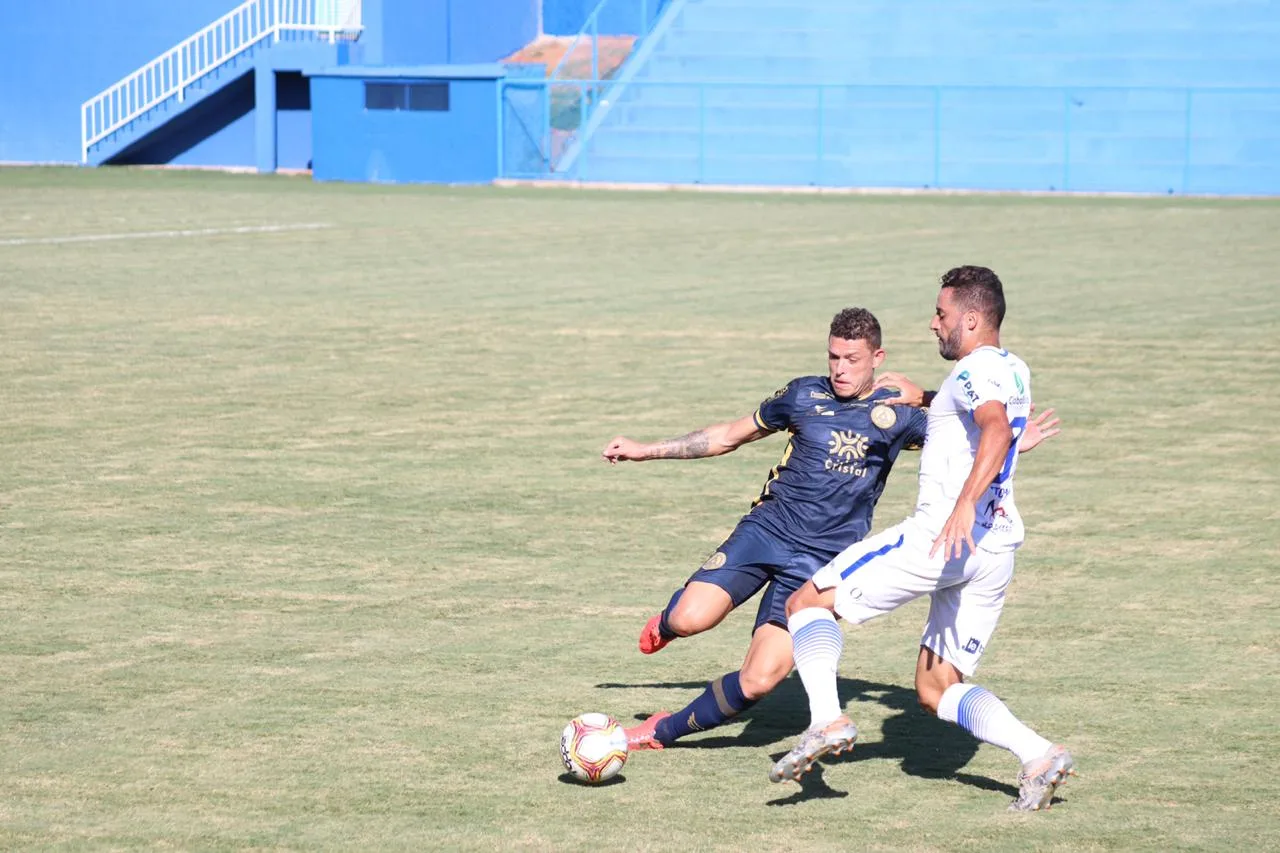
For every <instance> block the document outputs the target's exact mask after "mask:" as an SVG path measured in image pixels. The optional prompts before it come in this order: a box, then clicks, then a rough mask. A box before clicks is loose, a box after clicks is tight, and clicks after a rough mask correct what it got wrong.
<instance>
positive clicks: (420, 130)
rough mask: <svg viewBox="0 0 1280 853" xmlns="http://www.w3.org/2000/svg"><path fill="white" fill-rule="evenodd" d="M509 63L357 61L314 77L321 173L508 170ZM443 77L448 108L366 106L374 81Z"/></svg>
mask: <svg viewBox="0 0 1280 853" xmlns="http://www.w3.org/2000/svg"><path fill="white" fill-rule="evenodd" d="M505 74H506V69H505V67H504V66H502V65H498V64H488V65H470V66H467V65H437V66H431V65H425V66H415V67H411V68H388V67H353V66H348V67H346V68H337V69H331V70H328V71H323V72H319V73H317V74H315V75H313V76H312V78H311V103H312V111H313V115H314V119H313V122H312V127H313V137H312V138H313V150H314V166H313V174H314V176H315V178H316V180H318V181H379V182H386V183H413V182H437V183H487V182H490V181H492V180H493V179H494V178H496V177H498V175H499V174H501V163H500V157H501V153H500V151H499V147H498V140H499V138H500V137H499V133H498V122H499V119H498V108H499V100H498V86H499V81H501V80H502V78H503V77H504V75H505ZM414 83H428V84H432V83H444V84H446V85H447V86H448V90H449V95H448V108H447V109H445V110H431V111H414V110H407V109H367V108H366V101H365V98H366V88H365V87H366V86H367V85H368V84H375V85H378V84H392V85H396V84H414Z"/></svg>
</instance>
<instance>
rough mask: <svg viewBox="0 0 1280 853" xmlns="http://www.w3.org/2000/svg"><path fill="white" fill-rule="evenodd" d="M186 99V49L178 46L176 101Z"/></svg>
mask: <svg viewBox="0 0 1280 853" xmlns="http://www.w3.org/2000/svg"><path fill="white" fill-rule="evenodd" d="M186 99H187V49H186V48H185V47H179V48H178V103H182V102H183V101H185V100H186Z"/></svg>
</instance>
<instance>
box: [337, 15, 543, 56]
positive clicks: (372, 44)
mask: <svg viewBox="0 0 1280 853" xmlns="http://www.w3.org/2000/svg"><path fill="white" fill-rule="evenodd" d="M541 3H542V0H364V24H365V30H364V32H363V33H362V34H361V36H360V40H359V41H358V42H357V44H356V49H355V50H354V51H353V53H352V57H351V61H352V63H353V64H357V65H393V66H405V65H447V64H451V63H454V64H463V65H465V64H474V63H481V62H494V61H496V60H498V59H501V58H503V57H505V56H510V55H511V54H513V53H515V52H516V51H517V50H519V49H520V48H522V47H524V46H525V45H526V44H528V43H529V42H531V41H533V40H534V39H535V38H536V37H537V35H538V23H539V18H540V12H541Z"/></svg>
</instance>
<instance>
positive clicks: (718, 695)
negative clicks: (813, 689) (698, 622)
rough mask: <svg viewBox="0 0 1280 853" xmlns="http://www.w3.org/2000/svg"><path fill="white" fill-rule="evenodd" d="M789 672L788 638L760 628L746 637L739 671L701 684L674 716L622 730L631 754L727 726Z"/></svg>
mask: <svg viewBox="0 0 1280 853" xmlns="http://www.w3.org/2000/svg"><path fill="white" fill-rule="evenodd" d="M790 671H791V635H790V634H788V633H787V632H786V631H785V630H783V629H782V628H780V627H778V626H777V625H770V624H765V625H762V626H760V627H759V628H757V629H756V631H755V633H754V634H752V636H751V645H750V646H749V647H748V649H747V657H746V660H744V661H743V664H742V668H741V669H738V670H736V671H735V672H728V673H725V674H724V675H722V676H720V677H719V678H717V679H715V680H713V681H711V682H710V683H709V684H707V687H706V689H705V690H703V691H702V693H701V694H699V695H698V697H697V698H695V699H694V700H693V701H692V702H690V703H689V704H688V705H686V706H684V707H683V708H681V709H680V710H679V711H676V712H675V713H674V714H655V715H654V716H652V717H650V718H649V719H648V720H645V721H644V722H643V723H641V724H640V725H639V726H635V727H634V728H629V729H627V742H628V744H629V745H630V747H631V748H632V749H661V748H662V747H666V746H670V745H671V744H673V743H675V742H676V741H677V740H679V739H680V738H682V737H684V736H686V735H690V734H693V733H694V732H705V731H707V730H708V729H714V728H716V727H717V726H722V725H724V724H725V723H727V722H730V721H732V720H733V719H734V718H735V717H737V716H738V715H739V714H741V713H742V712H743V711H746V710H747V709H748V708H750V707H751V706H752V705H754V704H755V703H756V702H757V701H759V700H760V698H761V697H763V696H764V695H765V694H767V693H768V692H769V691H771V690H772V689H773V688H774V687H777V686H778V684H779V683H780V682H781V681H782V679H784V678H786V677H787V673H788V672H790Z"/></svg>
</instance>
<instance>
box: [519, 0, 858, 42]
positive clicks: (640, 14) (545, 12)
mask: <svg viewBox="0 0 1280 853" xmlns="http://www.w3.org/2000/svg"><path fill="white" fill-rule="evenodd" d="M855 1H856V0H849V2H855ZM664 2H665V0H645V2H642V0H609V3H608V5H606V6H605V7H604V8H603V9H601V10H600V17H599V19H598V26H599V28H600V34H601V35H611V36H612V35H633V36H634V35H639V34H640V32H641V30H642V29H648V26H647V22H652V21H653V19H654V18H655V17H657V14H658V11H659V8H658V7H659V6H661V5H663V4H664ZM599 3H600V0H544V2H543V4H542V30H543V32H545V33H546V34H547V35H552V36H574V35H577V34H578V33H579V32H581V30H582V28H583V26H584V25H585V24H586V22H587V18H588V17H589V16H590V15H591V13H592V12H593V11H595V8H596V6H597V5H599Z"/></svg>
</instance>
